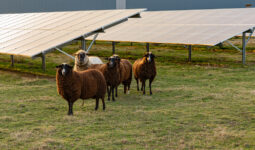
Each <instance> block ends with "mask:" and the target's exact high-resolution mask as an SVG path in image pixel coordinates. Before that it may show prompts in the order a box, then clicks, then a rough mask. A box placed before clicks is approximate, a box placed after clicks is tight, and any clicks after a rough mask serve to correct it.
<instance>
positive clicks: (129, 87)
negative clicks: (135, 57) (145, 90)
mask: <svg viewBox="0 0 255 150" xmlns="http://www.w3.org/2000/svg"><path fill="white" fill-rule="evenodd" d="M129 91H130V83H129V84H128V94H129Z"/></svg>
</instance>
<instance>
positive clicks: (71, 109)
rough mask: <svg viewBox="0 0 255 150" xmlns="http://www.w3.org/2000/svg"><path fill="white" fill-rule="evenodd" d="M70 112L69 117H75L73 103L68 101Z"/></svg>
mask: <svg viewBox="0 0 255 150" xmlns="http://www.w3.org/2000/svg"><path fill="white" fill-rule="evenodd" d="M68 106H69V111H68V115H73V102H70V101H68Z"/></svg>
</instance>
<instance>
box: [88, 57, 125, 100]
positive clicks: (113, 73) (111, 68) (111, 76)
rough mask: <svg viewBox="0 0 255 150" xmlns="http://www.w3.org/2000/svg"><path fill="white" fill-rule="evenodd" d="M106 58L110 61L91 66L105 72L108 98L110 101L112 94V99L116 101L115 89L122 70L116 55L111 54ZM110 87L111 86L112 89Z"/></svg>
mask: <svg viewBox="0 0 255 150" xmlns="http://www.w3.org/2000/svg"><path fill="white" fill-rule="evenodd" d="M106 59H107V60H108V63H106V64H95V65H91V66H90V67H89V68H90V69H91V68H92V69H98V70H99V71H101V72H102V73H103V75H104V77H105V80H106V84H107V92H108V100H109V101H110V96H111V94H112V100H113V101H115V98H114V89H115V88H116V87H117V86H118V84H119V83H120V70H119V67H118V66H117V62H116V58H115V57H113V56H111V57H109V58H106ZM108 87H110V89H109V88H108Z"/></svg>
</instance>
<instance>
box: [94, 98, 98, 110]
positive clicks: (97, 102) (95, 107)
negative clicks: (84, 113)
mask: <svg viewBox="0 0 255 150" xmlns="http://www.w3.org/2000/svg"><path fill="white" fill-rule="evenodd" d="M98 103H99V98H96V107H95V110H97V109H98Z"/></svg>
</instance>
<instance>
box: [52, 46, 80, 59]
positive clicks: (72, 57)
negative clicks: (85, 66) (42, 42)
mask: <svg viewBox="0 0 255 150" xmlns="http://www.w3.org/2000/svg"><path fill="white" fill-rule="evenodd" d="M55 49H56V50H58V51H59V52H61V53H63V54H65V55H66V56H68V57H70V58H72V59H73V60H75V57H73V56H72V55H70V54H68V53H66V52H64V51H63V50H61V49H59V48H57V47H55Z"/></svg>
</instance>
